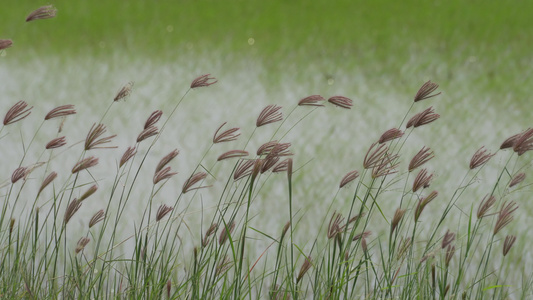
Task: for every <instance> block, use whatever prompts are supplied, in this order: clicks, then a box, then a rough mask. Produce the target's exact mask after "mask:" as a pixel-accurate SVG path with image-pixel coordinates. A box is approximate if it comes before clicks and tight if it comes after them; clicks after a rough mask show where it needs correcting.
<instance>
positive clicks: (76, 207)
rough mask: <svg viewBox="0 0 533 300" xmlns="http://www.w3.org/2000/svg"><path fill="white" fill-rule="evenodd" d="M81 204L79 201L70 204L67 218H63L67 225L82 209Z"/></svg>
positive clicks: (75, 200) (66, 212)
mask: <svg viewBox="0 0 533 300" xmlns="http://www.w3.org/2000/svg"><path fill="white" fill-rule="evenodd" d="M81 203H82V202H81V201H79V200H78V199H74V200H72V201H71V202H70V203H69V204H68V206H67V210H65V217H64V218H63V221H64V222H65V224H67V223H68V221H70V219H72V217H73V216H74V214H75V213H76V212H77V211H78V210H79V209H80V207H81Z"/></svg>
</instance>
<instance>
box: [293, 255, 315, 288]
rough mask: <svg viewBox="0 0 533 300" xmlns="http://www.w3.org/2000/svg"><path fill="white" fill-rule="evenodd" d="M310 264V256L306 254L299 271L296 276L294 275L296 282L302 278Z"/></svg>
mask: <svg viewBox="0 0 533 300" xmlns="http://www.w3.org/2000/svg"><path fill="white" fill-rule="evenodd" d="M311 266H312V264H311V256H308V257H307V258H306V259H305V261H304V264H303V265H302V267H301V268H300V272H298V277H296V283H299V282H300V280H302V278H303V277H304V276H305V273H307V271H309V269H310V268H311Z"/></svg>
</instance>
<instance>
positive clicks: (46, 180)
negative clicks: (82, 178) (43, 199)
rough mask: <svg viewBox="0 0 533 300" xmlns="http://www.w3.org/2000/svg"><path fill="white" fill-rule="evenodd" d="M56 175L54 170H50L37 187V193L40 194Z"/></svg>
mask: <svg viewBox="0 0 533 300" xmlns="http://www.w3.org/2000/svg"><path fill="white" fill-rule="evenodd" d="M56 177H57V173H56V172H51V173H50V174H48V176H46V178H45V179H44V180H43V182H42V183H41V187H40V188H39V192H38V193H37V194H40V193H41V192H42V191H43V190H44V189H45V188H46V187H47V186H48V185H49V184H50V183H51V182H52V181H54V179H56Z"/></svg>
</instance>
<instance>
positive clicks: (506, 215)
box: [493, 201, 518, 235]
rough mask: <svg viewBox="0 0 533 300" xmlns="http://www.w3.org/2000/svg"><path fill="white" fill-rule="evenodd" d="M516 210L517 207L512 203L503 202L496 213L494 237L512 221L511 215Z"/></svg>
mask: <svg viewBox="0 0 533 300" xmlns="http://www.w3.org/2000/svg"><path fill="white" fill-rule="evenodd" d="M517 209H518V205H517V204H516V202H514V201H510V202H505V203H503V204H502V208H501V209H500V212H499V213H498V219H497V220H496V225H494V231H493V233H494V235H496V234H497V233H498V232H499V231H500V230H502V228H504V227H505V226H507V225H508V224H509V223H511V221H512V220H513V219H514V216H513V213H514V212H515V210H517Z"/></svg>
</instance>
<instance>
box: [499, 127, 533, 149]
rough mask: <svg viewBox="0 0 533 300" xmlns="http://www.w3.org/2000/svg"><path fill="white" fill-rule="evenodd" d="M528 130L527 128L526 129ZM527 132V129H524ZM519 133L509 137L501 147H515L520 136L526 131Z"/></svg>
mask: <svg viewBox="0 0 533 300" xmlns="http://www.w3.org/2000/svg"><path fill="white" fill-rule="evenodd" d="M526 131H527V130H526ZM524 132H525V131H524ZM524 132H521V133H517V134H515V135H513V136H511V137H509V138H507V139H506V140H505V141H503V143H502V145H501V146H500V149H507V148H513V146H514V144H515V142H516V141H517V140H518V139H519V138H520V136H521V135H522V134H523V133H524Z"/></svg>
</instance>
